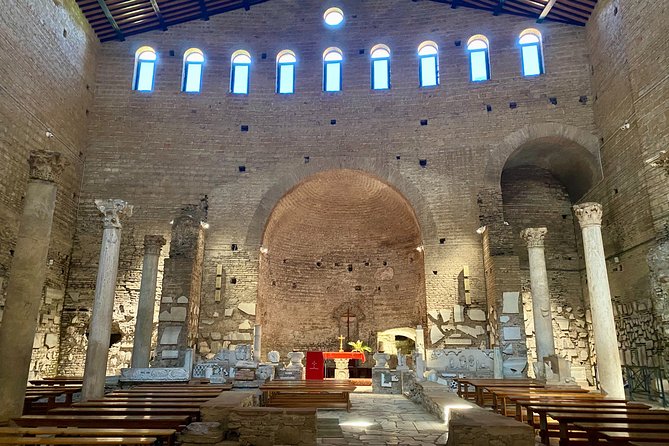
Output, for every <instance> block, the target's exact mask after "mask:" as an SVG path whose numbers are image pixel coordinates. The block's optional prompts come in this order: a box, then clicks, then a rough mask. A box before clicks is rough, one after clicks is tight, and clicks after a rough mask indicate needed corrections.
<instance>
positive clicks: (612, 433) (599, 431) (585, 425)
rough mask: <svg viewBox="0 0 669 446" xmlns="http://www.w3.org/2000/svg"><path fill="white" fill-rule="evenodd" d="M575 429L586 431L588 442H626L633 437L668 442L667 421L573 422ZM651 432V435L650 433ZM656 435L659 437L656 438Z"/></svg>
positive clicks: (668, 425) (633, 438)
mask: <svg viewBox="0 0 669 446" xmlns="http://www.w3.org/2000/svg"><path fill="white" fill-rule="evenodd" d="M573 425H574V427H575V428H576V429H581V430H584V431H585V432H586V435H587V437H588V443H590V444H599V443H604V442H601V441H600V440H602V439H604V440H607V441H612V442H628V441H633V440H635V439H640V440H651V439H652V440H653V441H660V440H663V441H667V442H669V423H666V422H663V423H606V422H602V423H591V422H575V423H573ZM651 434H652V435H651ZM658 436H659V437H660V438H659V440H658Z"/></svg>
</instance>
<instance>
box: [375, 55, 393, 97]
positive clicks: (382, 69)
mask: <svg viewBox="0 0 669 446" xmlns="http://www.w3.org/2000/svg"><path fill="white" fill-rule="evenodd" d="M372 63H373V64H374V66H373V68H372V71H373V73H374V78H373V79H372V88H373V89H374V90H387V89H388V88H390V73H389V71H390V70H389V67H390V61H389V60H388V59H382V60H375V61H373V62H372Z"/></svg>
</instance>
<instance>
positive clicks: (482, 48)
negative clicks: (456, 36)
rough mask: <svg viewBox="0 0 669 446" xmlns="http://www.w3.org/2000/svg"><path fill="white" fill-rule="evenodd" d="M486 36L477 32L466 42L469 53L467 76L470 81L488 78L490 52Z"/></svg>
mask: <svg viewBox="0 0 669 446" xmlns="http://www.w3.org/2000/svg"><path fill="white" fill-rule="evenodd" d="M488 48H489V44H488V39H487V38H486V36H484V35H481V34H477V35H475V36H472V37H471V38H470V39H469V41H468V42H467V52H468V53H469V78H470V79H471V81H472V82H481V81H487V80H489V79H490V54H489V51H488Z"/></svg>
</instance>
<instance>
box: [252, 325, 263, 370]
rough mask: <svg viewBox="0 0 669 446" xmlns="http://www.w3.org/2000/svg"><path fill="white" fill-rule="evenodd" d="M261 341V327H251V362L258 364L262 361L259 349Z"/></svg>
mask: <svg viewBox="0 0 669 446" xmlns="http://www.w3.org/2000/svg"><path fill="white" fill-rule="evenodd" d="M261 339H262V326H261V325H260V324H255V326H254V327H253V360H254V361H255V362H260V360H261V359H262V354H261V352H260V349H261Z"/></svg>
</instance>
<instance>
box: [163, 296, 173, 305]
mask: <svg viewBox="0 0 669 446" xmlns="http://www.w3.org/2000/svg"><path fill="white" fill-rule="evenodd" d="M160 302H162V303H164V304H171V303H173V302H174V300H173V299H172V296H163V298H162V299H160Z"/></svg>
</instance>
